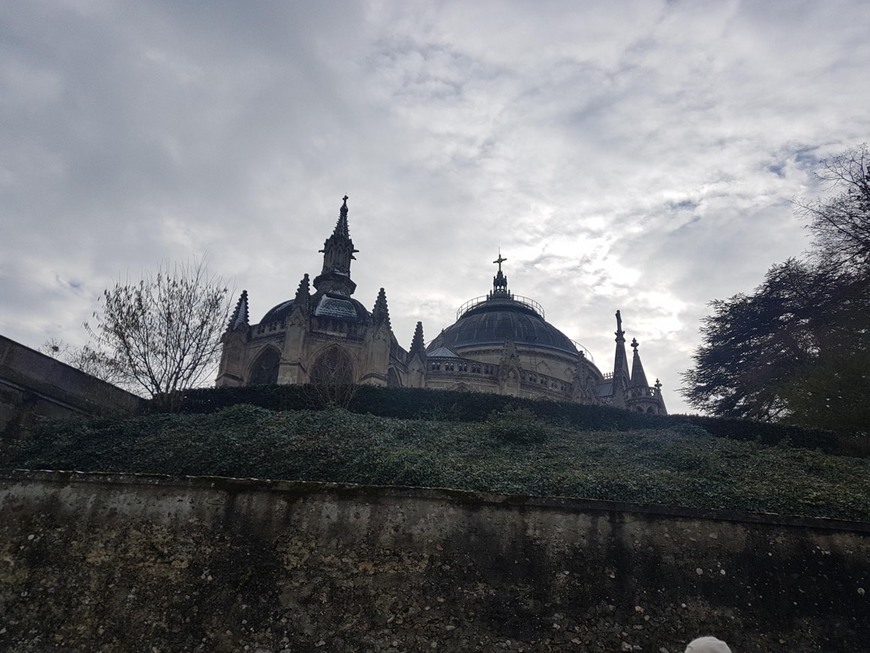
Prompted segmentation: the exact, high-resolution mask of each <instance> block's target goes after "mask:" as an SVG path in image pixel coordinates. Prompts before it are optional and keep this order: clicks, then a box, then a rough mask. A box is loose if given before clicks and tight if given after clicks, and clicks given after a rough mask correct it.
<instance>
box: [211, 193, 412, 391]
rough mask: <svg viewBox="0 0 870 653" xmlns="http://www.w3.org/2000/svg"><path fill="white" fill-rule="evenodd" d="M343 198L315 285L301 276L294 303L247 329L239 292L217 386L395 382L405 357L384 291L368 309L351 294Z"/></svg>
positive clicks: (288, 302) (349, 249) (245, 297)
mask: <svg viewBox="0 0 870 653" xmlns="http://www.w3.org/2000/svg"><path fill="white" fill-rule="evenodd" d="M347 200H348V197H347V196H346V195H345V196H344V198H343V203H342V205H341V208H340V210H339V217H338V221H337V222H336V225H335V228H334V230H333V232H332V234H331V235H330V236H329V238H327V239H326V241H325V242H324V244H323V249H322V250H320V253H321V254H323V265H322V268H321V271H320V274H319V275H317V276H316V277H315V278H314V280H313V282H312V281H310V280H309V276H308V274H305V275H304V276H303V277H302V280H301V281H300V282H299V285H298V287H297V289H296V294H295V296H294V297H293V299H288V300H286V301H283V302H281V303H280V304H278V305H276V306H274V307H273V308H271V309H270V310H269V311H267V312H266V314H265V315H264V316H263V319H262V320H260V322H259V324H254V325H250V324H248V318H247V315H248V294H247V292H243V293H242V297H241V298H240V300H239V305H238V306H237V307H236V310H235V312H234V314H233V319H232V320H231V322H230V324H229V326H228V329H227V332H226V333H225V334H224V338H223V341H224V355H223V356H222V359H221V364H220V368H219V371H218V378H217V385H218V386H231V385H255V384H270V383H281V384H287V383H309V382H313V383H322V384H345V383H366V384H372V385H398V384H399V383H400V379H401V375H402V373H403V372H404V368H405V359H406V358H407V352H405V351H404V350H403V349H402V348H401V347H400V346H399V344H398V342H397V340H396V338H395V336H394V335H393V332H392V327H391V325H390V316H389V308H388V306H387V296H386V293H385V292H384V289H383V288H381V289H380V291H379V292H378V294H377V298H376V300H375V303H374V308H373V310H372V311H371V312H369V311H368V310H367V309H366V308H365V306H363V304H362V303H360V302H359V301H358V300H356V299H355V298H353V297H352V295H353V293H354V291H355V290H356V284H355V283H354V282H353V280H352V279H351V276H350V264H351V261H352V260H355V257H354V254H356V253H358V251H359V250H357V249H356V248H355V247H354V244H353V241H352V240H351V237H350V229H349V226H348V207H347ZM312 285H313V286H314V292H312V289H311V286H312Z"/></svg>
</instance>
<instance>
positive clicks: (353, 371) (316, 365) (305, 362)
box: [217, 197, 667, 414]
mask: <svg viewBox="0 0 870 653" xmlns="http://www.w3.org/2000/svg"><path fill="white" fill-rule="evenodd" d="M321 253H322V254H323V268H322V269H321V272H320V274H319V275H318V276H317V277H315V279H314V280H313V282H311V281H310V280H309V276H308V275H307V274H306V275H304V276H303V278H302V280H301V282H300V283H299V288H298V290H297V292H296V296H295V297H294V298H293V299H290V300H287V301H285V302H282V303H281V304H279V305H278V306H275V307H274V308H272V309H271V310H270V311H269V312H268V313H266V315H265V316H264V317H263V319H262V320H260V322H259V323H258V324H253V325H252V324H250V321H249V315H248V294H247V291H243V292H242V294H241V296H240V298H239V301H238V304H237V305H236V309H235V311H234V314H233V316H232V319H231V320H230V324H229V325H228V328H227V331H226V333H225V334H224V336H223V342H224V349H223V356H222V360H221V364H220V369H219V372H218V378H217V385H218V386H219V387H220V386H237V385H250V384H263V383H265V384H269V383H312V382H313V383H347V382H350V383H359V384H372V385H382V386H391V387H414V388H438V389H448V390H464V391H475V392H495V393H499V394H507V395H512V396H517V397H526V398H533V399H553V400H567V401H576V402H580V403H587V404H610V405H613V406H617V407H620V408H626V409H629V410H635V411H640V412H646V413H650V414H665V413H666V412H667V411H666V409H665V405H664V401H663V399H662V393H661V384H660V383H658V381H656V383H655V385H653V386H650V385H649V384H648V382H647V379H646V374H645V372H644V369H643V364H642V363H641V360H640V355H639V353H638V344H637V341H636V340H633V341H632V343H631V346H632V348H633V351H634V353H633V358H632V364H631V367H630V368H629V363H628V356H627V353H626V348H625V332H624V331H623V329H622V317H621V314H620V312H619V311H617V312H616V332H615V335H616V352H615V355H614V366H613V371H612V372H607V373H602V372H601V371H600V370H599V369H598V367H596V365H595V363H594V362H593V361H592V360H591V357H590V356H588V355H587V352H586V351H585V350H584V349H583V348H582V347H579V346H578V345H577V344H576V343H574V342H573V341H571V340H570V339H569V338H568V337H567V336H566V335H565V334H563V333H562V332H561V331H559V330H558V329H557V328H555V327H554V326H553V325H551V324H549V323H548V322H546V320H545V319H544V310H543V308H542V307H541V306H540V305H539V304H538V303H537V302H535V301H534V300H531V299H528V298H525V297H520V296H517V295H514V294H513V293H511V292H510V290H509V289H508V285H507V277H506V276H505V275H504V272H503V271H502V263H504V261H506V260H507V259H505V258H503V257H502V256H501V254H499V257H498V259H497V260H496V261H494V263H496V264H498V273H497V274H496V276H495V277H493V288H492V290H491V291H490V292H489V294H487V295H486V296H483V297H478V298H477V299H473V300H471V301H469V302H467V303H466V304H465V305H463V306H462V307H461V308H460V309H459V311H458V312H457V321H456V322H455V323H454V324H453V325H451V326H449V327H447V328H446V329H443V330H442V331H441V333H440V334H439V335H438V336H437V337H436V338H435V339H434V340H433V341H432V342H431V343H430V344H429V346H428V347H426V346H425V343H424V340H423V325H422V324H421V323H419V322H418V323H417V327H416V329H415V332H414V335H413V338H412V341H411V347H410V349H409V350H407V351H406V350H405V349H403V348H402V347H401V346H400V345H399V343H398V341H397V339H396V337H395V335H394V334H393V331H392V327H391V326H390V316H389V309H388V306H387V297H386V293H385V292H384V289H383V288H381V289H380V292H379V293H378V296H377V299H376V300H375V303H374V307H373V308H372V310H371V312H369V311H368V310H366V308H365V307H364V306H363V305H362V304H361V303H360V302H359V301H357V300H356V299H354V298H353V297H352V295H353V293H354V291H355V290H356V284H355V283H354V282H353V281H352V280H351V274H350V265H351V261H352V260H355V257H354V254H355V253H357V250H356V249H355V248H354V245H353V241H352V240H351V238H350V233H349V228H348V207H347V197H345V198H344V203H343V204H342V206H341V209H340V211H339V218H338V222H337V223H336V226H335V229H334V230H333V233H332V235H331V236H330V237H329V238H328V239H327V240H326V242H325V243H324V247H323V249H322V250H321ZM312 284H313V286H314V291H313V292H312V289H311V286H312Z"/></svg>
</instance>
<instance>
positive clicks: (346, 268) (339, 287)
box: [314, 195, 359, 296]
mask: <svg viewBox="0 0 870 653" xmlns="http://www.w3.org/2000/svg"><path fill="white" fill-rule="evenodd" d="M342 199H343V204H342V205H341V209H340V210H339V214H338V222H336V223H335V229H334V230H333V231H332V235H331V236H330V237H329V238H327V239H326V241H325V242H324V243H323V249H321V250H320V252H321V253H322V254H323V269H322V270H321V272H320V274H319V275H317V277H316V278H315V279H314V287H315V288H317V290H318V291H320V292H334V293H338V294H341V295H348V296H349V295H352V294H353V291H354V290H356V284H355V283H354V282H353V281H351V280H350V262H351V261H352V260H355V259H356V257H355V256H354V254H355V253H356V252H358V251H359V250H357V249H354V246H353V241H352V240H351V239H350V229H349V228H348V224H347V199H348V198H347V195H345V196H344V197H343V198H342Z"/></svg>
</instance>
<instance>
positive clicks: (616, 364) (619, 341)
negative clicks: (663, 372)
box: [613, 311, 631, 389]
mask: <svg viewBox="0 0 870 653" xmlns="http://www.w3.org/2000/svg"><path fill="white" fill-rule="evenodd" d="M614 335H615V336H616V355H615V356H614V359H613V383H614V384H617V383H620V384H621V383H625V384H627V383H628V381H629V379H630V378H631V376H630V375H629V372H628V357H627V356H626V354H625V331H623V330H622V315H621V314H620V312H619V311H616V331H615V333H614ZM620 379H621V381H620ZM614 389H615V386H614Z"/></svg>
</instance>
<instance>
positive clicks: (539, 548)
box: [0, 472, 870, 653]
mask: <svg viewBox="0 0 870 653" xmlns="http://www.w3.org/2000/svg"><path fill="white" fill-rule="evenodd" d="M0 510H2V515H3V521H2V526H0V534H2V536H0V612H2V614H4V622H3V625H2V628H0V648H2V649H3V650H8V651H13V652H16V653H22V652H25V651H27V652H30V651H46V650H66V651H72V650H100V651H134V650H135V651H179V650H185V651H241V650H249V651H257V650H259V651H261V652H262V651H275V652H277V651H293V652H300V651H321V650H323V651H327V650H328V651H396V652H397V651H424V650H435V651H437V650H442V651H469V650H483V651H489V650H492V651H500V650H513V651H520V650H525V651H546V650H578V651H602V652H603V651H608V652H609V651H629V650H636V651H659V652H660V651H662V650H665V651H670V652H671V653H673V652H675V651H682V650H683V647H684V646H685V644H686V642H688V641H689V640H690V639H692V638H693V637H695V636H697V635H699V634H705V633H715V634H717V635H718V636H720V637H722V638H723V639H726V640H727V641H728V642H729V643H730V644H731V645H732V648H733V649H734V650H735V651H742V652H746V651H791V652H799V651H818V650H825V651H847V650H848V651H851V650H861V648H862V647H863V646H864V645H865V643H866V641H867V638H868V636H870V623H868V620H867V614H868V607H870V606H868V598H867V596H866V590H867V589H870V538H868V532H870V527H868V525H866V524H850V523H845V522H829V521H824V520H798V519H790V520H789V519H780V520H777V521H774V520H765V518H763V517H760V516H751V515H738V514H725V513H703V512H700V511H688V510H681V511H673V510H666V509H658V510H654V509H640V508H637V507H634V506H630V505H625V504H608V503H603V502H583V501H573V500H559V499H531V498H526V497H503V496H499V495H481V494H474V493H466V492H456V491H453V492H449V491H439V490H419V489H413V490H412V489H403V488H371V487H359V486H340V485H329V484H314V483H312V484H306V483H288V482H268V481H254V480H251V481H245V480H233V479H209V478H189V479H171V478H166V477H153V476H135V475H100V474H92V475H85V474H75V473H63V472H5V473H2V475H0Z"/></svg>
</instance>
